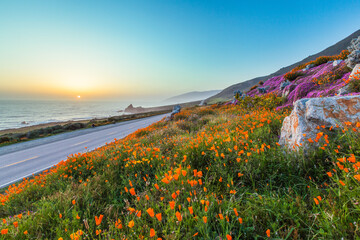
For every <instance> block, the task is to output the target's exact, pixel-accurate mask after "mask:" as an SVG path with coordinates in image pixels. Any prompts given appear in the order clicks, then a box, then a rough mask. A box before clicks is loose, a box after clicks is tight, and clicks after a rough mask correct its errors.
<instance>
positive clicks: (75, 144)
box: [71, 140, 90, 147]
mask: <svg viewBox="0 0 360 240" xmlns="http://www.w3.org/2000/svg"><path fill="white" fill-rule="evenodd" d="M88 141H90V140H86V141H83V142H79V143H75V144H73V145H71V146H72V147H73V146H77V145H80V144H83V143H86V142H88Z"/></svg>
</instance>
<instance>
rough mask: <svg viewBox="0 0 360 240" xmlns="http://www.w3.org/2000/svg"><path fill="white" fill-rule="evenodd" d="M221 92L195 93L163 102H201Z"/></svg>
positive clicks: (181, 95)
mask: <svg viewBox="0 0 360 240" xmlns="http://www.w3.org/2000/svg"><path fill="white" fill-rule="evenodd" d="M219 92H221V90H210V91H193V92H188V93H184V94H180V95H177V96H174V97H171V98H168V99H165V100H164V101H163V102H166V103H182V102H190V101H199V100H203V99H206V98H209V97H211V96H214V95H215V94H218V93H219Z"/></svg>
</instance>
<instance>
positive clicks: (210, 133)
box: [0, 97, 360, 239]
mask: <svg viewBox="0 0 360 240" xmlns="http://www.w3.org/2000/svg"><path fill="white" fill-rule="evenodd" d="M269 99H270V100H271V99H273V98H272V97H270V98H264V103H263V104H258V105H256V106H260V105H261V106H262V107H247V108H245V107H240V106H219V105H213V106H207V107H195V108H191V109H188V110H184V111H182V112H181V113H180V114H177V115H176V116H175V120H174V121H169V122H164V121H160V122H158V123H155V124H153V125H151V126H149V127H147V128H145V129H141V130H138V131H137V132H135V133H134V134H131V135H130V136H128V137H127V138H125V139H123V140H118V141H116V142H113V143H111V144H108V145H106V146H104V147H102V148H100V149H97V150H96V151H93V152H88V153H84V154H78V155H74V156H71V157H69V159H68V160H67V161H65V162H62V163H60V164H58V165H57V166H56V167H55V168H53V169H51V170H50V171H48V172H44V173H42V174H40V175H39V176H36V177H35V178H33V179H27V180H24V181H23V182H21V183H19V184H17V185H13V186H10V187H9V188H8V189H7V190H6V193H4V194H3V195H0V201H1V202H2V205H1V206H0V217H1V218H2V219H3V222H2V223H0V230H2V231H3V233H5V232H6V230H5V229H7V232H6V234H3V235H0V237H2V239H59V238H63V239H159V238H161V239H268V238H279V239H309V238H316V239H318V238H319V239H341V238H344V239H355V238H359V237H360V236H359V235H360V234H359V228H358V222H359V216H360V206H359V202H360V187H359V181H358V180H360V175H359V174H358V173H357V170H358V169H359V167H360V162H359V161H358V157H359V153H360V141H358V139H359V128H358V127H359V125H357V126H347V128H346V129H339V128H335V129H332V130H331V131H330V129H322V128H320V129H321V130H319V131H322V132H323V137H322V138H320V139H318V141H319V144H320V146H319V147H315V146H314V148H313V151H311V152H307V153H306V154H304V153H302V152H301V151H299V152H292V153H290V152H285V150H284V149H283V148H282V147H280V146H278V144H277V141H278V136H279V133H280V128H281V125H282V121H283V119H284V117H286V116H287V115H288V114H289V112H288V111H281V112H280V111H275V110H274V109H273V108H272V107H273V106H272V104H270V103H269ZM273 100H274V101H275V100H276V99H273ZM256 101H257V103H261V101H260V100H259V99H257V100H256ZM269 106H270V107H271V108H269ZM19 214H20V215H19ZM15 222H16V223H15ZM14 223H15V225H16V226H15V225H14ZM25 231H26V232H25ZM24 232H25V233H26V234H24Z"/></svg>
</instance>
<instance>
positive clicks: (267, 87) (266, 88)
mask: <svg viewBox="0 0 360 240" xmlns="http://www.w3.org/2000/svg"><path fill="white" fill-rule="evenodd" d="M269 88H270V86H266V87H258V88H257V90H258V92H259V93H267V90H268V89H269Z"/></svg>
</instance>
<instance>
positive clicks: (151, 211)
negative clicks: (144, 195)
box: [146, 208, 155, 217]
mask: <svg viewBox="0 0 360 240" xmlns="http://www.w3.org/2000/svg"><path fill="white" fill-rule="evenodd" d="M146 212H147V213H148V214H149V215H150V217H154V215H155V213H154V209H152V208H148V209H147V210H146Z"/></svg>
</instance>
